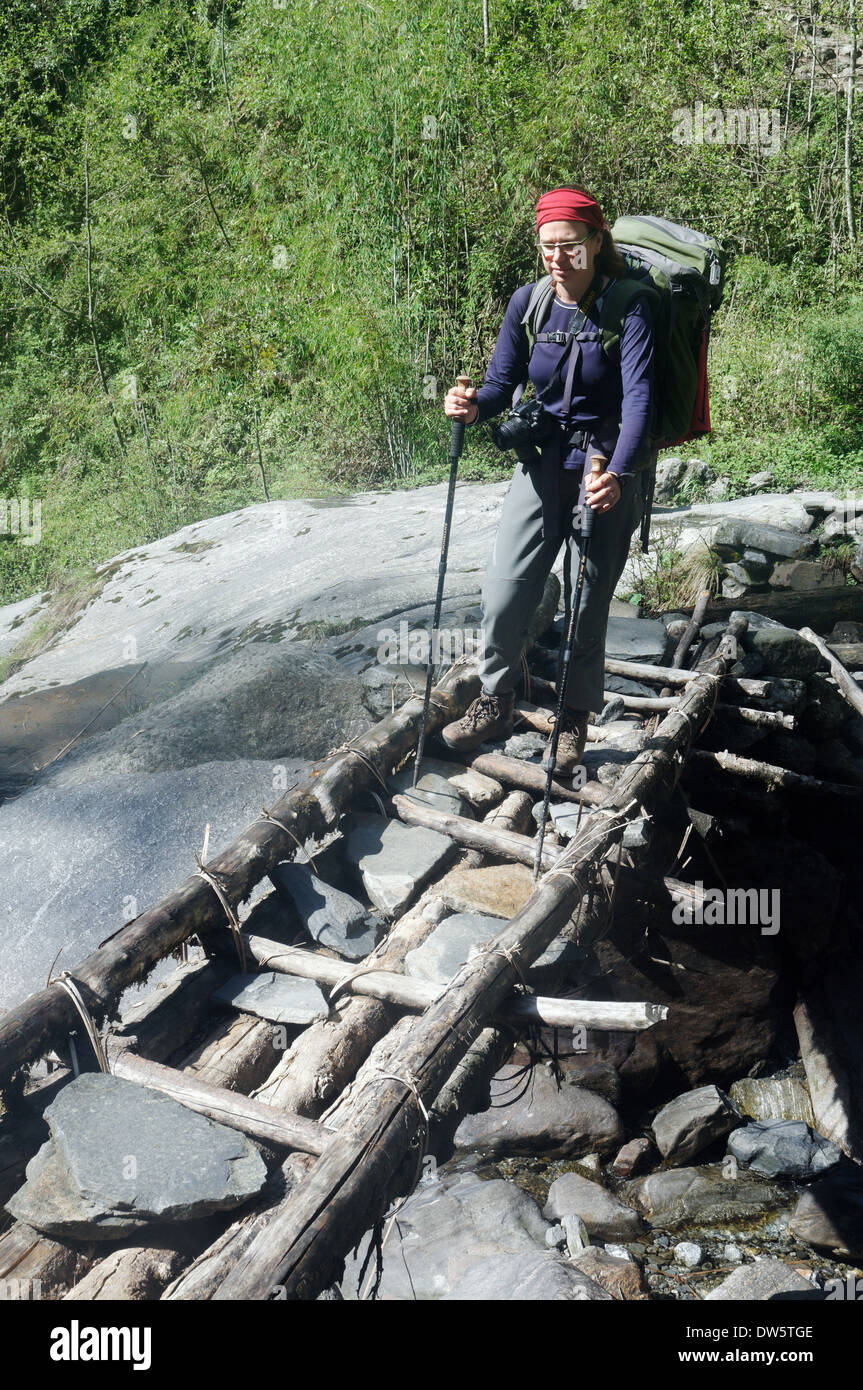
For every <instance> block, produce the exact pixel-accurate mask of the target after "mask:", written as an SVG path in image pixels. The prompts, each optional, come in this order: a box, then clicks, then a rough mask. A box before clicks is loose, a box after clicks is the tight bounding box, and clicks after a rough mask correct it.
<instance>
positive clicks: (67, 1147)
mask: <svg viewBox="0 0 863 1390" xmlns="http://www.w3.org/2000/svg"><path fill="white" fill-rule="evenodd" d="M45 1119H46V1120H47V1122H48V1126H49V1129H50V1131H51V1138H50V1140H49V1141H48V1143H47V1144H44V1145H43V1146H42V1148H41V1149H40V1150H39V1152H38V1153H37V1154H36V1156H35V1158H33V1159H31V1161H30V1163H28V1165H27V1181H26V1183H25V1184H24V1186H23V1187H22V1188H20V1189H19V1190H18V1192H16V1193H15V1195H14V1196H13V1197H12V1198H11V1199H10V1201H9V1203H8V1204H7V1209H8V1210H9V1211H10V1212H11V1213H12V1215H13V1216H15V1217H17V1219H18V1220H19V1221H25V1222H27V1223H28V1225H30V1226H35V1227H36V1229H37V1230H40V1231H44V1232H45V1233H46V1234H48V1235H54V1236H59V1237H68V1238H72V1239H76V1238H77V1239H83V1240H116V1239H119V1238H120V1237H121V1236H124V1235H127V1234H129V1233H130V1232H133V1231H137V1230H140V1228H141V1227H142V1226H147V1225H150V1224H152V1223H153V1222H162V1221H190V1220H194V1219H195V1218H197V1217H201V1216H207V1215H209V1214H210V1213H212V1212H216V1211H225V1210H230V1209H232V1208H234V1207H238V1206H240V1205H242V1203H244V1202H247V1201H248V1200H249V1199H250V1198H251V1197H253V1196H255V1195H256V1194H257V1193H258V1192H260V1190H261V1188H262V1187H263V1185H264V1182H265V1180H266V1176H267V1170H266V1167H265V1165H264V1162H263V1159H262V1158H261V1155H260V1153H259V1152H258V1149H257V1148H256V1147H255V1145H254V1144H252V1143H251V1141H250V1140H249V1139H247V1138H246V1137H245V1135H243V1134H240V1133H239V1131H237V1130H235V1129H228V1128H227V1126H225V1125H220V1124H216V1123H214V1121H212V1120H208V1119H206V1118H205V1116H203V1115H198V1114H196V1113H195V1112H194V1111H193V1110H189V1109H187V1108H186V1107H185V1106H183V1105H180V1104H179V1103H178V1102H177V1101H175V1100H172V1099H171V1098H170V1097H169V1096H165V1095H162V1094H161V1093H160V1092H159V1091H153V1090H149V1089H148V1088H147V1087H145V1086H137V1085H135V1084H134V1083H133V1082H131V1081H121V1080H120V1079H119V1078H118V1077H116V1076H110V1075H108V1076H106V1075H102V1073H84V1074H83V1075H81V1076H79V1077H78V1078H77V1079H76V1080H74V1081H70V1082H69V1083H68V1085H66V1086H64V1087H63V1089H62V1091H61V1092H60V1093H59V1095H58V1096H57V1097H56V1099H55V1100H54V1101H52V1103H51V1104H50V1105H49V1106H48V1107H47V1109H46V1110H45Z"/></svg>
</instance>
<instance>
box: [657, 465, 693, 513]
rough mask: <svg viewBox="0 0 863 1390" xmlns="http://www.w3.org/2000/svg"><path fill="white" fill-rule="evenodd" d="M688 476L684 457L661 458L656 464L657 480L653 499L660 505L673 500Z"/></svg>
mask: <svg viewBox="0 0 863 1390" xmlns="http://www.w3.org/2000/svg"><path fill="white" fill-rule="evenodd" d="M685 476H686V464H685V463H684V461H683V459H679V458H670V459H660V461H659V463H657V465H656V482H655V483H654V487H653V500H654V502H655V503H657V504H658V505H660V506H661V505H662V503H663V502H673V501H674V499H675V497H676V496H677V493H678V491H679V489H680V485H681V483H682V482H683V479H684V477H685Z"/></svg>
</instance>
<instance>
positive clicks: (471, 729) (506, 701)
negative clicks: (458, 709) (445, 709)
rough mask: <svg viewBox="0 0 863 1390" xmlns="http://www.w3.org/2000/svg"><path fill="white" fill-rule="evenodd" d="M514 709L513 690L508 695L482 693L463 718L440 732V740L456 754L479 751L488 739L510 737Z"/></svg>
mask: <svg viewBox="0 0 863 1390" xmlns="http://www.w3.org/2000/svg"><path fill="white" fill-rule="evenodd" d="M514 710H515V692H514V691H510V693H509V694H508V695H488V694H486V692H485V691H483V692H482V694H481V695H479V696H477V698H476V699H475V700H474V702H473V704H472V705H468V707H467V710H466V711H465V713H464V715H463V716H462V718H461V719H458V720H456V722H455V723H454V724H447V726H446V728H445V729H442V730H441V738H442V739H443V741H444V743H445V744H446V745H447V747H448V748H452V749H454V750H455V751H456V752H461V751H466V752H467V751H469V750H470V749H472V748H479V745H480V744H481V743H486V742H487V741H488V740H489V739H494V738H509V735H510V734H511V733H512V726H513V721H514Z"/></svg>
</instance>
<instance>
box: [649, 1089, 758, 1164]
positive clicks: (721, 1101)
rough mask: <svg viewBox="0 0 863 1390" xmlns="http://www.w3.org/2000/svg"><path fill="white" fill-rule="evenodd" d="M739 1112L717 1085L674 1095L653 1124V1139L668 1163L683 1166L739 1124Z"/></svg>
mask: <svg viewBox="0 0 863 1390" xmlns="http://www.w3.org/2000/svg"><path fill="white" fill-rule="evenodd" d="M740 1119H741V1112H740V1110H739V1109H738V1108H737V1106H736V1105H735V1104H734V1102H733V1101H731V1100H729V1098H728V1096H727V1095H726V1094H725V1092H724V1091H720V1090H719V1087H718V1086H699V1087H697V1088H696V1089H695V1090H693V1091H687V1092H685V1094H684V1095H680V1096H675V1098H674V1100H670V1101H669V1102H668V1104H667V1105H664V1106H663V1107H662V1109H661V1110H660V1111H659V1113H658V1114H657V1115H656V1116H655V1118H654V1121H653V1136H654V1138H655V1140H656V1146H657V1148H658V1149H659V1152H660V1153H661V1154H662V1157H663V1158H664V1159H666V1160H667V1161H668V1162H669V1163H681V1164H682V1163H687V1162H688V1161H689V1159H690V1158H692V1157H693V1155H695V1154H697V1153H698V1152H699V1151H700V1150H701V1149H705V1148H707V1147H708V1145H710V1144H712V1143H714V1142H715V1141H716V1140H717V1139H722V1138H723V1137H724V1136H725V1135H726V1134H728V1132H729V1130H732V1129H733V1128H734V1127H735V1125H737V1124H739V1122H740Z"/></svg>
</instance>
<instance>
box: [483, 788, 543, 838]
mask: <svg viewBox="0 0 863 1390" xmlns="http://www.w3.org/2000/svg"><path fill="white" fill-rule="evenodd" d="M532 814H533V800H532V798H531V797H529V796H528V794H527V792H522V791H511V792H507V794H506V796H505V797H504V799H503V801H501V802H500V804H499V805H498V806H492V808H491V810H490V811H489V812H488V814H487V815H485V816H483V818H482V820H483V825H488V826H490V827H492V828H493V829H495V830H508V831H509V832H510V833H511V834H513V835H523V834H524V833H525V832H526V830H527V829H528V827H529V825H530V823H531V817H532Z"/></svg>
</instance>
